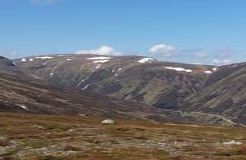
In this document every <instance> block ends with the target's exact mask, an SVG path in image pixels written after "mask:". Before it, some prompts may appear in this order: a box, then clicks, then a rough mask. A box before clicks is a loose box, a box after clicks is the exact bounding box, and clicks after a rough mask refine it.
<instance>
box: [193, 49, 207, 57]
mask: <svg viewBox="0 0 246 160" xmlns="http://www.w3.org/2000/svg"><path fill="white" fill-rule="evenodd" d="M195 56H196V57H198V58H204V57H207V53H205V52H202V51H199V52H196V53H195Z"/></svg>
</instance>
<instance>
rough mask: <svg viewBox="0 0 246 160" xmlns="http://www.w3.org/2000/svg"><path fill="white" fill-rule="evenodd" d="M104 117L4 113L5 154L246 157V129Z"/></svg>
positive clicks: (60, 159)
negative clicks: (107, 121) (108, 122)
mask: <svg viewBox="0 0 246 160" xmlns="http://www.w3.org/2000/svg"><path fill="white" fill-rule="evenodd" d="M102 120H103V119H102V118H99V117H90V116H88V117H81V116H54V115H31V114H13V113H0V126H1V130H0V137H1V138H0V159H11V160H12V159H13V160H81V159H83V160H95V159H97V160H119V159H120V160H130V159H134V160H143V159H145V160H150V159H151V160H222V159H223V160H244V159H246V130H245V128H241V127H221V126H220V127H216V126H197V125H178V124H170V123H169V124H165V123H154V122H150V121H147V120H135V121H132V120H129V119H115V122H116V123H115V124H114V125H102V124H101V121H102Z"/></svg>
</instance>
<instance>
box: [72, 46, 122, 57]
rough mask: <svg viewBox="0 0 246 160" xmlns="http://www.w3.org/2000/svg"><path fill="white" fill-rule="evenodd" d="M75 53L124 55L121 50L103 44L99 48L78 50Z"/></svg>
mask: <svg viewBox="0 0 246 160" xmlns="http://www.w3.org/2000/svg"><path fill="white" fill-rule="evenodd" d="M75 54H97V55H111V56H118V55H122V53H121V52H118V51H115V50H114V49H113V48H112V47H110V46H101V47H99V48H97V49H92V50H78V51H76V52H75Z"/></svg>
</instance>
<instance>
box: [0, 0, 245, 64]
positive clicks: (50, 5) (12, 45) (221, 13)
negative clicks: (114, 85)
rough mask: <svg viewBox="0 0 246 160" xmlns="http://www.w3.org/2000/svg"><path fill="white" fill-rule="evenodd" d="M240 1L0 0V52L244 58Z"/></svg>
mask: <svg viewBox="0 0 246 160" xmlns="http://www.w3.org/2000/svg"><path fill="white" fill-rule="evenodd" d="M245 6H246V1H245V0H0V55H2V56H7V57H9V58H17V57H24V56H30V55H40V54H64V53H76V54H84V53H88V52H89V53H92V54H103V55H105V54H109V55H132V54H134V55H143V56H148V57H154V58H156V59H159V60H167V61H176V62H184V63H197V64H218V65H222V64H228V63H235V62H242V61H246V45H245V43H246V29H245V28H246V9H245Z"/></svg>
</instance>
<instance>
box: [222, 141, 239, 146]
mask: <svg viewBox="0 0 246 160" xmlns="http://www.w3.org/2000/svg"><path fill="white" fill-rule="evenodd" d="M223 144H225V145H241V144H242V142H237V141H235V140H232V141H229V142H223Z"/></svg>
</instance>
